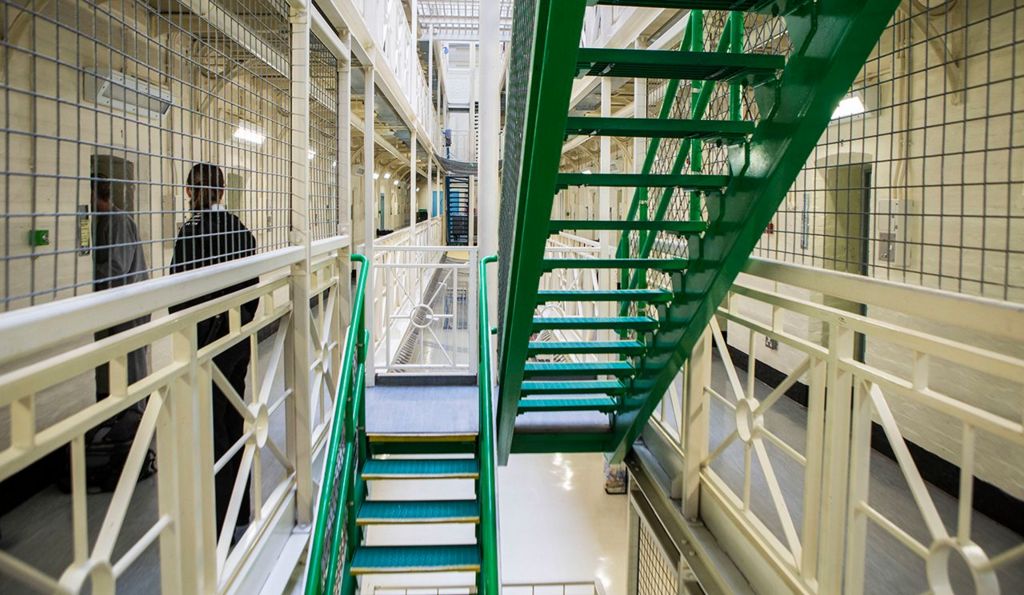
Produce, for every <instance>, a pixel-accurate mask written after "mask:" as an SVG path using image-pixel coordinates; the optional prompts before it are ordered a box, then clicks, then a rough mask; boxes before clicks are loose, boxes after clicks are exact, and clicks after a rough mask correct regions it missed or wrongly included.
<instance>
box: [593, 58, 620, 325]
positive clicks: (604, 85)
mask: <svg viewBox="0 0 1024 595" xmlns="http://www.w3.org/2000/svg"><path fill="white" fill-rule="evenodd" d="M611 115H612V80H611V78H610V77H602V78H601V116H602V117H604V118H609V117H611ZM600 161H601V173H610V172H611V171H612V139H611V137H610V136H602V137H601V156H600ZM597 197H598V199H597V216H595V217H593V218H594V219H599V220H604V221H609V220H611V219H612V212H611V211H612V189H611V188H608V187H604V186H603V187H601V188H600V189H599V190H598V195H597ZM597 238H598V240H599V241H600V242H601V258H612V257H613V256H614V255H615V248H616V244H614V243H613V242H612V232H611V231H602V232H599V233H598V234H597ZM598 281H599V282H600V284H601V289H613V287H612V282H613V276H612V271H611V270H609V269H601V270H600V271H599V272H598ZM617 307H618V305H617V304H615V303H614V302H607V303H605V304H603V305H602V309H603V310H604V316H611V315H612V312H613V311H615V309H616V308H617ZM613 336H614V333H611V332H608V333H606V335H605V339H606V340H611V339H612V338H613Z"/></svg>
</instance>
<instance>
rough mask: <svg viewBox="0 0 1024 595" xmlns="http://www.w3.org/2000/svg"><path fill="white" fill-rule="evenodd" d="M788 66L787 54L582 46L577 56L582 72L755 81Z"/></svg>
mask: <svg viewBox="0 0 1024 595" xmlns="http://www.w3.org/2000/svg"><path fill="white" fill-rule="evenodd" d="M785 66H786V59H785V57H783V56H777V55H771V54H731V53H725V52H680V51H675V50H633V49H618V48H580V50H579V53H578V54H577V59H576V68H577V74H582V75H591V76H613V77H626V78H656V79H682V80H703V81H736V80H740V79H746V80H748V81H750V82H754V83H758V82H764V81H766V80H769V79H771V78H774V76H775V73H776V72H778V71H780V70H782V69H783V68H784V67H785Z"/></svg>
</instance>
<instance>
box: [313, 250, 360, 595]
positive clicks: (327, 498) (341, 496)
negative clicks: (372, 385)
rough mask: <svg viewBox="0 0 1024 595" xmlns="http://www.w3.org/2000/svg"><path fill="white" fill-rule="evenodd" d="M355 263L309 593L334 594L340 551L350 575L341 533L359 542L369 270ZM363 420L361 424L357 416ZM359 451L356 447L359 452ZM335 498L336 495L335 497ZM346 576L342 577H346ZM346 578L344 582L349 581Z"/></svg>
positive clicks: (356, 258)
mask: <svg viewBox="0 0 1024 595" xmlns="http://www.w3.org/2000/svg"><path fill="white" fill-rule="evenodd" d="M352 260H353V262H358V263H360V264H361V265H362V266H361V267H360V271H359V281H358V283H357V284H356V291H355V293H354V295H353V296H352V299H353V302H352V304H353V305H352V324H351V326H349V329H348V332H347V333H346V336H345V351H344V363H343V366H342V370H341V380H340V383H339V386H338V394H337V397H336V398H335V401H334V413H333V420H332V423H331V435H330V439H329V440H328V444H327V458H326V461H325V462H324V472H323V480H322V482H321V488H320V500H319V502H318V504H317V515H316V521H315V525H314V530H313V538H312V543H311V545H310V548H309V554H308V557H307V559H308V560H309V565H308V568H307V571H306V588H305V593H306V595H322V594H323V593H333V592H334V584H335V581H336V580H337V572H338V564H337V560H338V556H339V555H343V556H345V564H343V568H344V571H345V575H346V576H347V574H348V573H347V569H348V560H349V559H350V558H351V548H350V547H346V548H345V550H346V551H345V552H343V553H342V551H341V542H342V533H346V534H347V539H346V546H348V545H349V544H352V543H354V542H355V537H356V535H357V534H356V533H354V532H352V531H351V526H350V524H348V523H346V522H345V521H346V520H347V519H350V518H351V517H352V516H353V513H354V510H351V508H352V507H353V504H354V502H355V501H356V500H355V498H354V497H353V494H354V493H355V492H357V490H354V489H353V487H352V486H353V481H354V479H355V475H356V473H357V471H358V469H357V467H358V465H357V462H358V461H360V460H361V459H362V457H363V456H365V455H364V452H365V451H364V449H357V448H356V444H357V433H358V432H359V431H361V430H362V426H363V425H364V423H362V419H364V416H365V413H364V412H363V411H362V403H363V395H364V389H363V384H364V380H365V374H366V367H365V364H366V350H367V336H368V334H367V332H366V329H365V320H366V318H365V316H364V311H363V303H364V301H365V300H364V296H365V294H366V279H367V277H368V276H369V275H370V264H369V262H368V261H367V259H366V257H364V256H363V255H361V254H353V255H352ZM357 419H358V420H360V423H358V424H357V421H356V420H357ZM343 440H344V451H343V454H342V462H341V472H340V474H339V473H338V472H337V471H336V470H337V467H338V464H339V462H338V454H339V451H340V450H341V447H342V441H343ZM357 451H358V452H357ZM336 478H338V479H340V480H341V483H340V485H339V486H338V490H337V492H335V490H334V488H335V480H336ZM335 495H336V497H335V498H333V499H332V496H335ZM332 503H333V504H334V506H335V512H334V516H333V518H332V519H330V520H331V521H332V526H331V527H328V520H329V516H330V512H331V505H332ZM329 529H330V535H331V542H330V544H329V548H330V549H329V552H330V556H329V558H328V559H327V564H328V568H327V569H326V573H325V572H324V568H323V565H324V559H323V553H324V546H325V543H324V542H325V539H326V537H327V534H328V530H329ZM344 578H345V577H343V579H344ZM349 584H350V583H349V581H348V580H346V585H349Z"/></svg>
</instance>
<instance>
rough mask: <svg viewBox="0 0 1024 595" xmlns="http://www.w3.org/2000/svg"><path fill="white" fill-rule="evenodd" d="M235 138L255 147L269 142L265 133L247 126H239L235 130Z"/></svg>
mask: <svg viewBox="0 0 1024 595" xmlns="http://www.w3.org/2000/svg"><path fill="white" fill-rule="evenodd" d="M234 137H235V138H236V139H238V140H240V141H242V142H246V143H249V144H253V145H262V144H263V141H265V140H267V137H266V136H264V135H263V133H261V132H259V131H258V130H256V129H254V128H249V127H247V126H246V125H245V124H239V125H238V128H235V134H234Z"/></svg>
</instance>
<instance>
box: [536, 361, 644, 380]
mask: <svg viewBox="0 0 1024 595" xmlns="http://www.w3.org/2000/svg"><path fill="white" fill-rule="evenodd" d="M523 371H524V373H525V376H526V377H527V378H543V377H551V376H559V377H562V376H632V375H633V373H634V372H636V369H635V368H634V367H633V366H632V365H631V364H630V363H629V362H621V361H620V362H583V363H568V362H527V363H526V367H525V368H524V370H523Z"/></svg>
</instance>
